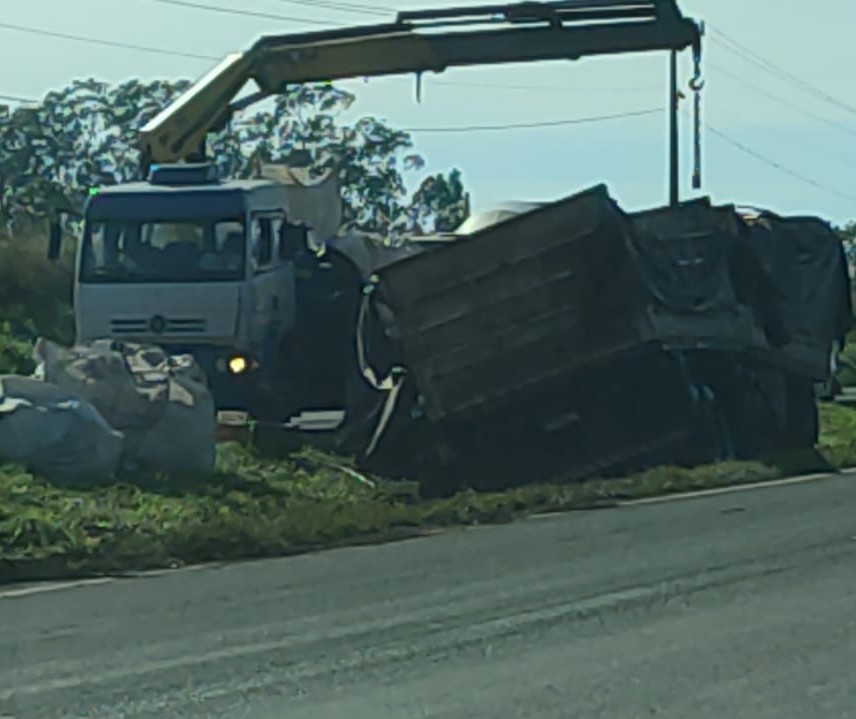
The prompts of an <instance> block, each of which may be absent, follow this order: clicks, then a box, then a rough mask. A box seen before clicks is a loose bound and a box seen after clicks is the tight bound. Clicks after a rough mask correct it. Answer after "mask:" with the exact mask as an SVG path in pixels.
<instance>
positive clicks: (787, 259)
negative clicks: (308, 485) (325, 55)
mask: <svg viewBox="0 0 856 719" xmlns="http://www.w3.org/2000/svg"><path fill="white" fill-rule="evenodd" d="M331 249H332V252H333V254H339V255H340V256H342V257H347V258H348V260H349V261H350V262H351V263H352V264H353V266H354V267H356V268H358V271H357V274H359V275H360V277H361V279H362V280H363V281H366V280H370V287H371V288H372V290H373V291H372V292H370V293H364V295H363V300H362V307H361V308H356V307H354V308H353V310H352V313H353V317H354V318H355V320H356V321H355V326H356V327H357V331H356V333H355V337H354V339H355V342H356V346H357V347H358V350H357V355H358V357H357V359H358V365H359V367H360V370H361V374H362V376H363V377H366V378H368V380H369V382H366V383H364V384H366V385H368V384H371V385H372V386H373V387H374V389H375V390H380V396H382V399H380V398H379V396H378V395H375V396H374V399H368V394H367V395H365V396H366V398H367V399H366V403H363V404H362V407H363V409H362V410H361V411H359V412H357V411H352V418H356V417H360V418H362V419H363V421H362V422H360V421H359V420H357V421H352V422H350V423H346V425H347V426H348V430H347V431H346V432H345V433H344V434H342V435H340V437H345V438H347V439H343V440H342V441H343V445H344V446H348V445H349V444H350V446H351V448H352V449H353V448H354V447H356V446H357V445H355V444H353V442H354V441H355V440H358V442H357V443H358V444H359V445H360V446H361V447H362V448H363V449H364V450H366V451H363V459H364V461H366V462H367V463H369V464H370V465H372V466H374V467H375V468H377V469H379V470H382V471H385V472H388V473H392V474H396V473H402V474H411V475H412V474H414V473H415V474H420V473H421V472H424V473H426V474H425V476H429V475H430V476H431V477H432V481H435V482H436V481H442V482H444V483H450V484H452V485H454V486H457V485H458V484H460V483H461V482H465V483H469V484H480V485H485V484H488V485H490V484H496V483H499V484H505V483H508V482H517V481H527V480H532V479H537V478H543V477H545V476H552V477H557V476H561V477H563V478H567V479H578V478H583V477H586V476H590V475H593V474H603V473H611V472H619V471H627V470H630V469H635V468H640V467H644V466H646V465H650V464H653V463H662V462H670V463H671V462H682V463H697V462H704V461H711V460H716V459H723V458H726V457H741V458H748V457H753V456H758V455H759V454H761V453H763V452H764V451H767V450H771V449H782V448H796V447H810V446H812V445H813V444H814V443H815V441H816V439H817V410H816V406H815V402H814V395H813V387H814V383H815V382H818V381H823V380H824V379H825V378H826V377H827V376H828V373H829V357H830V352H831V349H832V343H833V342H835V341H839V342H843V336H844V334H846V331H847V329H849V327H850V325H851V324H852V322H853V318H852V307H851V306H850V294H849V287H848V284H849V280H848V278H847V270H846V264H843V263H844V256H843V252H842V251H841V246H840V243H839V242H838V240H837V238H836V237H835V235H834V233H833V232H832V230H831V228H829V227H828V226H827V225H825V224H824V223H822V222H820V221H819V220H810V219H803V218H796V219H785V218H778V217H774V216H772V215H769V213H767V214H764V215H763V218H762V219H761V220H757V221H756V220H750V219H749V218H746V217H745V216H744V215H741V214H740V213H738V212H737V211H736V210H735V208H733V207H714V206H712V205H711V204H710V202H709V201H707V200H698V201H693V202H688V203H685V204H683V205H681V206H678V207H670V208H665V209H658V210H653V211H650V212H642V213H636V214H627V213H625V212H623V211H622V210H621V209H620V208H619V207H618V205H617V204H616V202H615V201H614V200H613V199H612V198H611V197H610V196H609V194H608V192H607V190H606V188H605V187H604V186H598V187H594V188H592V189H589V190H587V191H584V192H581V193H578V194H575V195H573V196H571V197H568V198H566V199H563V200H560V201H558V202H553V203H547V204H544V205H542V206H540V207H536V208H534V209H531V210H529V211H526V212H523V213H522V214H517V215H516V216H512V217H510V218H508V219H505V220H503V221H500V222H498V223H497V224H492V225H488V226H483V227H477V228H476V229H475V231H474V232H472V234H469V235H467V236H460V235H458V236H447V237H443V238H422V239H420V240H414V241H412V242H410V243H407V244H406V245H405V246H403V247H401V248H398V249H382V250H380V249H375V250H370V249H368V243H366V242H362V241H360V240H359V239H357V238H351V239H349V240H348V241H343V242H341V243H338V244H334V245H333V246H332V247H331ZM368 318H370V321H369V319H368ZM381 377H382V378H384V379H378V378H381ZM352 396H353V395H352ZM358 405H360V403H359V402H357V403H356V404H355V405H354V406H353V407H352V410H354V409H355V407H356V406H358ZM366 448H367V449H366Z"/></svg>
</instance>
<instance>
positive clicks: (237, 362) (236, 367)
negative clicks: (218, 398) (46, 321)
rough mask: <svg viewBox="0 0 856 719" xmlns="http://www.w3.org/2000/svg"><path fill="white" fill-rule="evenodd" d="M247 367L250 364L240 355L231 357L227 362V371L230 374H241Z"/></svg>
mask: <svg viewBox="0 0 856 719" xmlns="http://www.w3.org/2000/svg"><path fill="white" fill-rule="evenodd" d="M249 366H250V363H249V362H248V361H247V358H246V357H241V356H240V355H237V356H235V357H232V358H231V359H230V360H229V362H228V367H229V371H230V372H231V373H232V374H241V373H243V372H246V371H247V369H248V368H249Z"/></svg>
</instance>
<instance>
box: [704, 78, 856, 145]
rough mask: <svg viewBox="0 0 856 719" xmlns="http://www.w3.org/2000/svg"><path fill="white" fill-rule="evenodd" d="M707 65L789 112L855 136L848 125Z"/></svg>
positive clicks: (855, 129) (855, 130)
mask: <svg viewBox="0 0 856 719" xmlns="http://www.w3.org/2000/svg"><path fill="white" fill-rule="evenodd" d="M707 65H708V67H711V68H713V69H714V70H715V71H716V72H718V73H720V74H721V75H725V76H726V77H729V78H731V79H732V80H734V81H735V82H737V83H739V84H741V85H743V86H744V87H748V88H749V89H750V90H752V91H754V92H757V93H758V94H759V95H763V96H764V97H767V98H769V99H771V100H775V101H776V102H778V103H780V104H782V105H784V106H785V107H788V108H790V109H791V110H794V111H795V112H799V113H800V114H802V115H805V116H806V117H810V118H812V119H814V120H818V121H819V122H823V123H825V124H827V125H830V126H831V127H836V128H838V129H839V130H843V131H844V132H847V133H849V134H851V135H856V128H854V127H851V126H849V125H845V124H843V123H840V122H836V121H835V120H830V119H829V118H828V117H824V116H823V115H818V114H815V113H813V112H810V111H809V110H805V109H803V108H801V107H799V106H798V105H795V104H793V103H792V102H790V101H789V100H786V99H785V98H783V97H781V96H779V95H776V94H774V93H772V92H768V91H767V90H764V89H763V88H761V87H759V86H758V85H756V84H754V83H752V82H749V81H748V80H746V79H744V78H742V77H740V76H738V75H737V74H735V73H732V72H729V71H728V70H726V69H725V68H723V67H720V66H719V65H715V64H713V63H711V62H708V63H707Z"/></svg>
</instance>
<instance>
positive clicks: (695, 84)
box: [689, 47, 705, 190]
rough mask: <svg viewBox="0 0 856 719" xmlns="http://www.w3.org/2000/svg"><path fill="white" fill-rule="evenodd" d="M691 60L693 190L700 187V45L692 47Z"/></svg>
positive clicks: (701, 84) (702, 80) (701, 80)
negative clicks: (692, 71) (693, 69)
mask: <svg viewBox="0 0 856 719" xmlns="http://www.w3.org/2000/svg"><path fill="white" fill-rule="evenodd" d="M693 61H694V64H695V72H694V73H693V77H692V79H691V80H690V82H689V87H690V90H692V92H693V95H694V98H693V100H694V102H693V179H692V187H693V189H694V190H698V189H701V92H702V90H703V89H704V84H705V82H704V79H703V78H702V73H701V47H696V48H694V52H693Z"/></svg>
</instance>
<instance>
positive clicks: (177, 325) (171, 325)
mask: <svg viewBox="0 0 856 719" xmlns="http://www.w3.org/2000/svg"><path fill="white" fill-rule="evenodd" d="M164 319H165V324H164V329H163V331H162V332H161V334H164V335H198V334H204V333H205V331H206V329H207V323H206V321H205V320H204V319H199V318H178V317H171V318H170V317H167V318H164ZM110 331H111V333H112V334H114V335H152V334H157V333H156V332H155V331H154V329H153V328H152V321H151V319H142V318H133V319H116V318H114V319H112V320H110Z"/></svg>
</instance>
